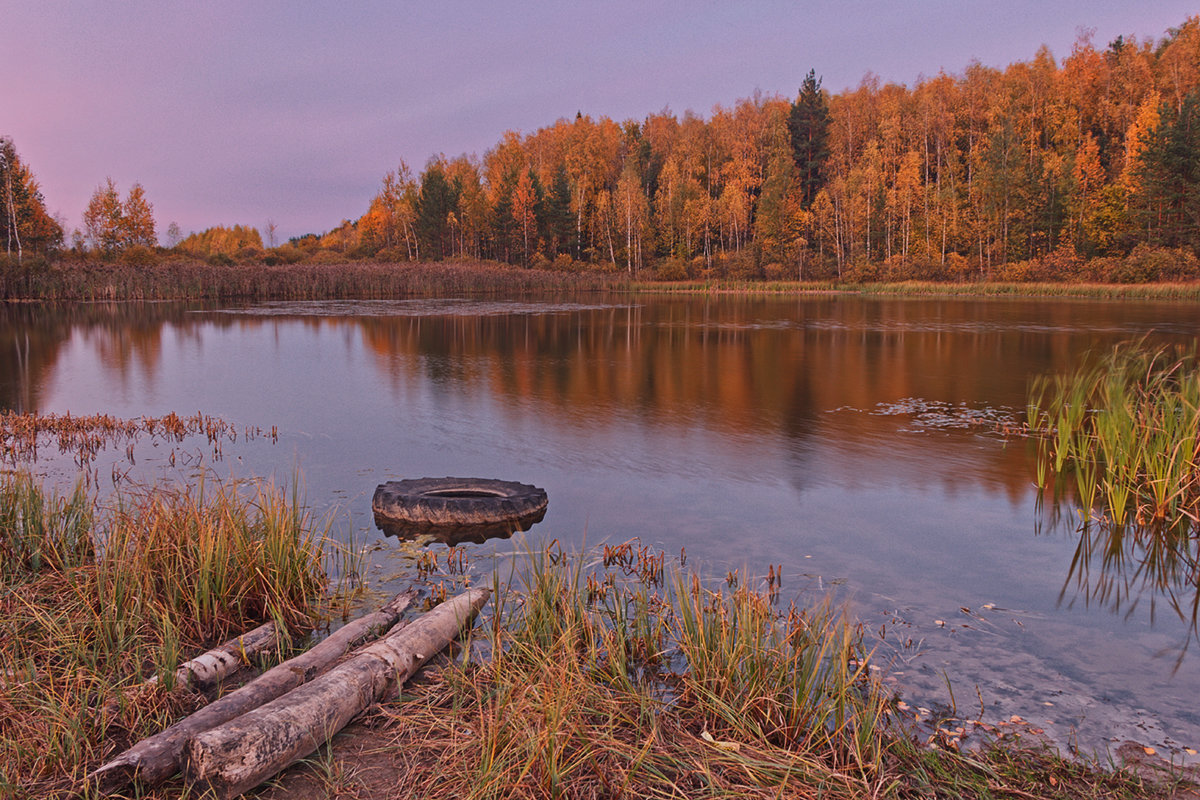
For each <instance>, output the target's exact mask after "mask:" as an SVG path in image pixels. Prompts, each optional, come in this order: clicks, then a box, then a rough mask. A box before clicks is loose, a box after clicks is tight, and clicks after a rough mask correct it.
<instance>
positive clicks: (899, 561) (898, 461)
mask: <svg viewBox="0 0 1200 800" xmlns="http://www.w3.org/2000/svg"><path fill="white" fill-rule="evenodd" d="M0 314H2V315H0V406H2V407H4V408H8V409H13V410H19V411H39V412H43V413H49V412H56V413H64V412H68V411H69V412H71V413H72V414H74V415H83V414H91V413H108V414H112V415H115V416H118V417H124V418H130V417H139V416H142V415H148V416H157V415H162V414H166V413H169V412H172V411H174V412H178V413H180V414H184V413H187V414H191V413H195V412H203V413H204V414H209V415H215V416H219V417H221V418H223V419H225V420H226V421H228V422H230V423H233V424H234V425H235V426H255V427H259V428H262V429H270V428H272V427H274V428H275V429H276V430H277V433H278V436H277V439H274V438H272V437H270V436H259V437H254V438H251V439H249V440H246V439H244V438H242V439H239V441H237V442H230V443H229V444H228V445H226V446H223V447H222V452H221V453H220V454H219V456H220V457H219V458H215V456H214V453H213V452H212V450H211V448H209V447H207V446H205V443H203V442H187V443H183V444H171V443H167V442H165V441H154V442H151V441H148V440H143V441H140V442H139V443H138V444H137V445H136V447H135V449H134V451H133V453H132V454H129V453H126V452H125V451H124V446H123V445H122V446H121V447H120V448H114V452H109V453H106V454H105V455H104V457H103V458H102V459H101V460H100V461H98V462H97V463H96V465H95V466H93V467H92V468H91V470H92V472H93V484H94V485H99V486H101V487H102V488H103V487H105V486H108V487H111V486H112V484H113V482H114V480H115V481H116V482H117V483H118V484H119V483H120V482H121V480H122V479H121V478H119V477H115V476H120V475H125V476H126V477H125V478H124V480H151V479H157V478H162V477H177V478H181V479H188V478H189V477H192V476H194V475H195V474H197V473H198V472H199V471H201V470H203V469H206V468H213V469H216V470H218V471H231V472H233V474H235V475H238V476H255V475H271V476H274V477H275V478H276V479H277V481H279V482H280V483H288V482H290V481H291V480H292V478H293V476H294V475H296V474H299V475H300V476H301V477H302V480H303V483H304V488H305V495H306V497H307V499H308V502H309V504H310V505H312V506H314V507H315V508H316V509H317V510H319V511H321V512H322V513H325V512H329V513H332V514H333V515H334V517H333V519H334V531H335V533H336V534H337V535H338V536H340V537H343V538H345V539H347V540H352V541H354V542H355V543H356V544H357V545H362V546H364V547H367V548H369V549H370V553H369V558H370V564H369V569H368V574H369V576H370V578H371V580H372V581H373V583H374V584H376V585H380V586H390V585H391V584H393V583H397V582H403V581H404V580H405V579H406V576H408V575H410V574H411V571H412V563H413V547H412V545H411V544H410V545H403V544H402V543H399V542H397V541H395V540H394V539H392V538H390V537H385V536H383V535H382V534H381V533H380V532H379V531H378V530H376V528H375V526H374V524H373V519H372V515H371V510H370V502H371V494H372V492H373V491H374V489H375V486H376V485H377V484H379V483H381V482H383V481H385V480H392V479H398V478H417V477H424V476H434V477H438V476H446V475H454V476H473V477H494V478H502V479H506V480H516V481H521V482H525V483H533V484H536V485H538V486H541V487H543V488H545V489H546V490H547V492H548V493H549V497H550V505H549V510H548V512H547V514H546V517H545V519H544V520H543V521H542V522H541V523H539V524H538V525H536V526H535V527H534V528H533V529H532V530H531V531H530V532H529V533H527V534H525V535H524V537H522V536H517V537H514V538H513V539H494V540H490V541H488V542H486V543H483V544H479V545H468V547H469V548H470V555H471V559H472V562H473V563H474V564H475V565H476V566H475V568H476V569H477V570H486V569H489V568H490V565H491V564H493V563H501V562H502V561H503V560H504V559H505V558H507V557H508V556H509V555H510V554H511V553H512V552H513V551H514V550H519V549H521V548H523V547H526V546H527V545H526V544H525V541H526V540H529V541H533V542H544V541H549V540H551V539H555V538H556V539H558V540H559V541H560V542H562V543H564V544H565V545H567V546H569V547H571V546H573V547H576V548H579V547H582V546H584V545H585V543H586V545H587V546H589V547H591V546H597V545H599V544H601V543H604V542H619V541H624V540H625V539H628V538H630V537H635V536H636V537H639V538H640V540H641V541H642V542H643V543H645V544H650V545H653V546H655V547H658V548H661V549H662V550H664V551H665V552H666V553H668V554H669V555H676V554H678V553H680V551H681V550H684V549H686V554H687V559H688V566H689V567H690V568H697V569H700V570H702V571H703V572H704V573H705V574H707V575H710V576H713V577H714V579H717V578H720V577H722V576H724V575H725V574H726V572H727V571H728V570H730V569H735V568H743V569H744V570H745V571H747V572H749V573H751V574H755V575H765V574H766V572H767V570H768V567H769V565H782V574H783V595H784V599H785V601H786V599H787V598H788V597H790V596H794V595H795V594H796V593H803V594H802V596H803V597H805V598H811V597H812V596H813V595H814V594H817V593H823V592H834V593H835V594H836V595H837V597H838V598H840V599H841V600H842V601H844V602H846V603H847V604H848V606H849V608H850V609H851V611H852V613H853V614H854V615H856V616H857V618H858V619H860V620H861V621H862V622H863V623H864V627H865V628H866V630H867V631H868V637H869V639H870V640H871V641H872V642H874V643H875V644H877V646H878V649H877V657H878V658H879V659H880V660H881V661H883V662H887V663H890V664H891V670H890V674H891V675H892V676H893V677H894V678H895V680H896V684H895V685H896V687H897V689H898V690H899V691H901V692H902V693H903V694H904V696H905V698H906V699H907V700H908V702H909V703H910V704H912V705H924V706H927V707H932V706H935V705H937V704H948V703H950V702H951V698H950V695H949V692H948V690H947V681H948V682H949V686H950V687H952V688H953V691H954V702H956V703H957V706H958V709H959V713H960V714H962V715H963V716H970V717H977V716H979V712H980V704H981V703H982V705H983V711H984V719H985V720H987V721H991V722H993V723H994V722H996V721H998V720H1007V719H1008V718H1009V717H1010V715H1012V714H1017V715H1020V716H1021V717H1023V718H1024V719H1025V720H1027V721H1028V722H1029V723H1030V725H1032V726H1036V727H1038V728H1043V729H1045V731H1046V733H1047V734H1048V735H1049V736H1051V737H1052V738H1053V739H1054V740H1055V741H1056V742H1057V743H1059V744H1060V745H1063V746H1072V745H1075V744H1077V745H1078V746H1079V747H1080V748H1081V749H1084V750H1088V751H1092V750H1100V751H1103V750H1104V749H1105V748H1108V747H1113V746H1115V744H1117V743H1119V742H1121V741H1124V740H1126V739H1133V740H1136V741H1138V742H1141V743H1143V744H1148V745H1153V746H1155V747H1156V748H1159V749H1160V752H1162V753H1164V754H1169V755H1173V756H1174V757H1176V759H1177V760H1180V761H1185V762H1187V761H1194V760H1195V759H1194V758H1193V757H1192V756H1190V755H1187V754H1185V753H1184V752H1183V749H1184V748H1189V747H1190V748H1197V747H1200V711H1198V710H1197V708H1196V705H1195V687H1196V686H1197V685H1198V679H1200V667H1198V666H1197V657H1196V654H1195V653H1192V652H1189V645H1190V644H1192V641H1191V640H1192V638H1193V635H1194V619H1192V618H1191V617H1188V616H1187V615H1186V614H1184V615H1183V616H1182V617H1181V616H1180V615H1179V614H1176V613H1175V611H1173V610H1172V609H1171V608H1170V607H1169V605H1168V603H1167V599H1168V598H1167V596H1166V595H1165V594H1164V593H1163V592H1162V591H1160V590H1156V589H1154V588H1153V587H1151V588H1150V589H1148V590H1146V591H1144V592H1143V591H1141V590H1140V587H1139V586H1137V585H1136V576H1134V575H1111V574H1104V573H1102V572H1101V570H1100V569H1099V567H1098V566H1097V565H1091V568H1090V569H1088V568H1082V569H1081V568H1080V565H1076V567H1075V568H1074V569H1073V568H1072V562H1073V559H1074V557H1075V555H1076V549H1077V545H1078V544H1079V535H1078V533H1077V531H1076V526H1075V524H1074V522H1073V518H1072V511H1071V509H1069V508H1068V509H1063V513H1062V515H1061V517H1060V518H1059V519H1057V520H1056V519H1055V514H1054V513H1053V511H1054V510H1053V509H1041V510H1040V511H1039V509H1038V505H1037V502H1036V492H1035V491H1034V488H1033V479H1034V469H1033V459H1032V449H1031V445H1030V444H1029V443H1028V442H1027V441H1026V440H1024V439H1022V438H1019V437H1008V436H1005V435H1003V433H1002V432H1000V430H999V429H1001V428H1002V427H1003V426H1004V425H1005V423H1015V422H1020V421H1021V420H1022V419H1023V414H1024V404H1025V395H1026V390H1027V387H1028V385H1029V382H1030V380H1031V378H1032V376H1034V375H1036V374H1039V373H1043V372H1047V371H1062V370H1066V369H1069V368H1070V367H1071V366H1073V365H1074V364H1075V363H1076V360H1077V359H1078V358H1079V357H1080V356H1081V355H1082V354H1084V353H1085V352H1087V351H1089V350H1103V349H1106V348H1108V347H1109V346H1111V345H1112V344H1114V343H1116V342H1119V341H1122V340H1126V339H1131V338H1136V337H1141V336H1149V337H1150V339H1151V340H1152V341H1156V342H1157V341H1162V342H1184V343H1194V342H1195V341H1196V340H1197V337H1198V335H1200V312H1198V309H1197V308H1196V306H1195V305H1192V304H1186V303H1180V304H1173V303H1147V302H1132V301H1116V302H1105V301H1092V300H1030V299H1011V300H1010V299H924V298H921V299H918V298H902V299H896V298H869V297H858V296H854V295H810V296H801V297H796V296H791V297H766V296H762V297H746V296H729V297H709V298H705V297H674V296H673V297H656V296H633V297H630V296H605V295H578V296H555V297H546V298H539V299H537V300H513V301H508V300H499V299H469V298H462V299H439V300H429V299H425V300H397V301H362V302H324V303H266V304H260V305H254V306H231V307H206V306H181V305H171V304H154V305H137V306H132V305H83V306H74V307H70V308H59V309H53V308H43V307H40V306H9V307H6V308H4V309H2V311H0ZM131 456H132V458H131ZM36 469H37V471H38V472H40V473H42V474H44V475H46V476H47V479H48V480H51V481H55V482H60V483H64V484H68V483H70V482H71V481H73V480H75V479H76V468H75V466H74V464H73V463H72V461H71V459H70V458H69V457H68V456H60V455H58V454H56V453H53V452H49V451H48V450H46V449H45V448H43V452H42V454H41V458H40V460H39V461H38V463H37V465H36ZM435 546H436V545H435ZM1106 580H1108V581H1112V580H1115V581H1117V582H1118V583H1119V582H1121V581H1125V582H1126V583H1127V584H1129V585H1130V586H1131V587H1132V588H1130V590H1129V591H1128V593H1127V594H1121V595H1111V594H1110V595H1103V594H1102V593H1100V592H1098V591H1097V587H1098V586H1102V585H1107V584H1105V583H1104V581H1106ZM1173 589H1174V591H1175V592H1176V594H1177V595H1179V594H1180V593H1183V594H1185V595H1186V594H1187V593H1188V592H1190V593H1191V595H1194V594H1195V591H1196V589H1195V586H1194V585H1193V586H1188V585H1184V586H1176V587H1173ZM1115 597H1120V600H1119V601H1118V600H1116V599H1114V598H1115ZM972 709H974V710H972Z"/></svg>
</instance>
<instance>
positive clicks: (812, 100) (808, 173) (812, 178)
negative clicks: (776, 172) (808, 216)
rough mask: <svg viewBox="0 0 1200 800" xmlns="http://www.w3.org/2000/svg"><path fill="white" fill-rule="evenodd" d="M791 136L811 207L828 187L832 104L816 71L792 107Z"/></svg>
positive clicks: (803, 196) (805, 203)
mask: <svg viewBox="0 0 1200 800" xmlns="http://www.w3.org/2000/svg"><path fill="white" fill-rule="evenodd" d="M788 135H789V137H790V138H791V141H792V158H793V159H795V161H796V168H797V170H799V176H798V177H799V180H800V188H801V203H802V204H803V206H804V207H805V208H808V207H809V206H810V205H812V201H813V200H814V199H815V198H816V196H817V192H819V191H821V187H822V186H823V185H824V184H825V175H824V171H825V162H826V161H828V160H829V102H828V101H827V100H826V99H825V94H824V92H822V91H821V80H820V79H819V78H818V77H817V73H816V70H809V72H808V77H806V78H805V79H804V84H803V85H802V86H801V87H800V95H799V97H797V98H796V102H795V103H793V104H792V110H791V112H790V113H789V114H788Z"/></svg>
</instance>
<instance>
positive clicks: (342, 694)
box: [183, 589, 491, 800]
mask: <svg viewBox="0 0 1200 800" xmlns="http://www.w3.org/2000/svg"><path fill="white" fill-rule="evenodd" d="M490 596H491V591H490V590H488V589H470V590H468V591H466V592H464V593H462V594H460V595H458V596H457V597H455V598H454V599H452V600H448V601H446V602H445V603H442V604H441V605H440V606H438V607H437V608H435V609H433V610H432V611H430V612H429V613H428V614H426V615H424V616H422V617H420V618H418V619H416V620H414V621H413V622H411V623H409V625H408V626H407V627H405V628H404V629H403V630H401V631H399V632H397V633H393V634H389V635H388V636H386V637H384V638H383V639H380V640H379V641H377V642H374V643H372V644H369V645H366V646H365V647H362V648H360V649H359V650H357V651H356V652H355V654H354V656H353V657H351V658H350V659H348V660H347V661H344V662H343V663H341V664H339V665H338V666H336V667H334V668H333V669H331V670H329V672H327V673H325V674H324V675H322V676H321V677H319V678H317V679H315V680H314V681H312V682H311V683H308V684H305V685H304V686H301V687H300V688H298V689H295V690H294V691H291V692H288V693H287V694H286V695H284V696H283V697H280V698H279V699H277V700H273V701H271V702H270V703H267V704H266V705H263V706H260V707H259V708H256V709H254V710H253V711H250V712H247V713H246V714H243V715H242V716H240V717H238V718H237V719H235V720H232V721H230V722H227V723H225V724H224V725H221V726H219V727H216V728H213V729H212V730H208V731H205V732H203V733H199V734H197V735H196V736H195V737H193V738H192V739H191V741H189V742H188V743H187V745H186V746H185V748H184V763H183V774H184V777H185V778H186V779H187V781H188V782H189V783H191V784H193V785H194V786H196V788H198V789H199V790H200V792H201V793H202V794H203V793H204V792H211V793H212V795H214V796H216V797H218V798H222V800H226V799H227V798H231V797H236V796H238V795H240V794H241V793H242V792H245V791H247V790H248V789H251V788H253V787H255V786H257V785H258V784H260V783H262V782H263V781H265V780H267V779H268V778H270V777H271V776H272V775H274V774H275V773H277V772H279V771H280V770H282V769H284V768H285V767H287V766H288V765H290V764H292V763H294V762H296V761H298V760H299V759H301V758H304V757H305V756H307V755H309V754H310V753H312V752H313V751H315V750H316V749H317V748H318V747H320V746H321V744H323V743H324V742H325V741H327V740H329V739H330V738H332V737H333V735H334V734H335V733H337V732H338V731H340V730H341V729H342V728H344V727H345V726H346V723H348V722H349V721H350V720H351V719H353V718H354V717H355V716H356V715H357V714H359V713H360V712H362V711H363V710H364V709H366V708H367V707H368V706H370V705H371V704H372V703H375V702H377V701H378V700H379V699H380V698H382V697H383V696H384V695H385V694H386V693H387V692H388V690H389V689H391V688H392V687H394V686H397V685H400V684H403V683H404V681H406V680H408V678H409V677H411V676H412V674H413V673H414V672H416V671H417V670H418V669H419V668H420V667H421V665H422V664H424V663H425V662H426V661H428V660H429V658H430V657H432V656H433V655H434V654H436V653H438V652H439V651H441V650H442V648H444V647H445V646H446V645H447V644H449V643H450V641H451V640H452V639H453V638H454V637H455V636H457V635H458V633H459V631H460V630H461V629H462V628H463V627H464V626H465V625H467V624H469V622H470V620H471V619H472V618H473V617H474V616H475V614H476V613H478V611H479V609H480V608H482V607H483V604H484V603H486V602H487V600H488V598H489V597H490Z"/></svg>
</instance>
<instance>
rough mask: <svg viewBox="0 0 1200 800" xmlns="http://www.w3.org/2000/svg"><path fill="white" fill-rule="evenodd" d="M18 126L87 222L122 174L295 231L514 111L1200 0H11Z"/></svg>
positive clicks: (14, 131) (505, 122) (1005, 45)
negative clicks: (98, 192)
mask: <svg viewBox="0 0 1200 800" xmlns="http://www.w3.org/2000/svg"><path fill="white" fill-rule="evenodd" d="M5 5H6V6H7V7H6V8H4V9H3V10H2V11H0V28H3V31H4V36H3V39H4V45H3V47H0V76H3V79H2V81H0V135H8V136H12V137H13V140H14V142H15V144H16V147H17V150H18V152H19V153H20V154H21V155H22V157H23V158H24V159H25V160H26V161H27V162H28V163H29V164H30V166H31V167H32V168H33V170H34V172H35V174H36V175H37V177H38V179H39V181H40V182H41V185H42V190H43V194H44V195H45V197H46V201H47V205H48V206H49V208H50V210H51V212H52V213H55V212H57V213H59V214H61V215H62V217H63V218H64V219H65V221H66V223H67V225H68V227H69V228H74V227H78V226H79V225H80V217H81V214H82V211H83V207H84V205H85V204H86V203H87V200H88V197H90V196H91V193H92V192H93V191H94V190H95V188H96V187H97V186H98V185H99V184H100V183H101V182H102V181H103V180H104V179H105V177H106V176H111V177H112V178H113V179H114V180H115V181H116V183H117V186H118V188H119V189H120V190H121V191H122V193H124V192H125V191H127V190H128V188H129V186H130V185H131V184H132V183H133V182H134V181H140V182H141V183H142V185H143V186H144V187H145V189H146V192H147V195H148V197H149V199H150V201H151V202H152V203H153V204H154V208H155V217H156V219H157V221H158V228H159V235H160V237H162V236H164V235H165V231H166V228H167V225H168V224H169V223H170V222H172V221H174V222H177V223H178V224H179V225H180V227H181V228H182V229H183V231H184V233H187V232H188V231H199V230H202V229H204V228H207V227H209V226H212V225H218V224H226V225H232V224H244V225H252V226H255V227H258V228H260V229H261V228H264V227H265V225H266V223H267V220H268V219H270V220H274V221H275V222H276V223H277V224H278V226H279V230H280V233H281V234H283V235H285V236H292V235H297V234H301V233H306V232H323V231H326V230H328V229H330V228H332V227H334V226H336V225H337V224H338V223H340V221H341V220H342V219H346V218H350V219H353V218H357V217H358V216H360V215H361V214H362V213H363V211H365V210H366V207H367V204H368V203H369V202H370V199H371V196H372V195H373V194H374V193H375V191H376V190H377V188H378V185H379V181H380V179H381V178H382V176H383V174H384V173H385V172H386V171H387V170H389V169H392V168H394V167H395V166H396V164H397V162H398V161H399V160H400V159H404V160H405V161H407V162H408V163H409V165H410V166H411V167H412V168H413V170H414V172H419V171H420V169H421V168H422V167H423V165H424V164H425V162H426V160H427V159H428V158H429V157H430V156H431V155H433V154H435V153H438V152H444V153H446V154H448V155H456V154H458V153H464V152H465V153H475V154H479V155H482V154H483V152H484V151H485V150H487V149H488V148H489V147H491V146H492V145H493V144H495V143H496V142H497V141H498V140H499V138H500V136H501V134H502V133H503V132H504V131H505V130H508V129H513V130H518V131H522V132H529V131H533V130H536V129H537V128H539V127H542V126H544V125H549V124H552V123H553V122H554V121H555V120H556V119H558V118H560V117H573V116H574V115H575V112H576V111H577V110H579V111H583V113H585V114H590V115H592V116H593V117H598V116H602V115H607V116H611V117H613V118H615V119H618V120H622V119H627V118H633V119H641V118H643V117H645V116H646V115H647V114H649V113H652V112H656V111H659V110H661V109H663V108H664V107H670V108H671V109H672V110H674V111H676V112H679V113H682V112H683V111H684V110H686V109H692V110H695V111H696V112H698V113H701V114H703V115H707V114H708V112H709V111H710V109H711V108H712V107H713V106H714V105H716V104H723V105H731V104H733V103H734V102H735V101H737V100H738V99H739V98H743V97H748V96H750V95H751V94H752V93H753V92H754V91H755V90H756V89H757V90H761V91H763V92H764V93H766V94H776V93H779V94H783V95H786V96H788V97H792V96H794V95H795V93H796V91H797V89H798V87H799V85H800V82H801V81H802V80H803V78H804V75H805V74H806V73H807V72H808V70H809V69H815V70H816V71H817V73H818V74H819V75H822V76H823V77H824V85H825V87H826V88H827V89H830V90H832V91H835V92H836V91H840V90H842V89H844V88H846V87H850V86H854V85H857V84H858V83H859V81H860V80H861V79H862V77H863V76H864V75H865V74H866V73H868V72H873V73H875V74H876V75H878V76H879V77H880V78H881V79H882V80H884V81H896V82H901V83H906V84H909V85H912V84H913V83H914V82H915V81H916V80H917V79H918V78H919V77H920V76H921V75H934V74H937V72H938V71H939V70H943V69H944V70H946V71H947V72H951V73H958V72H961V71H962V70H963V68H964V67H966V65H967V64H968V63H969V62H970V61H971V60H972V59H978V60H979V61H980V62H982V63H984V64H986V65H989V66H996V67H1004V66H1006V65H1007V64H1009V63H1011V62H1013V61H1022V60H1026V59H1028V58H1030V57H1032V55H1033V54H1034V52H1035V51H1036V50H1037V48H1038V47H1039V46H1040V45H1042V44H1045V45H1047V46H1049V47H1050V49H1051V51H1052V52H1053V53H1054V55H1055V56H1056V57H1057V58H1059V59H1061V58H1063V57H1065V56H1066V55H1068V54H1069V53H1070V50H1071V45H1072V43H1073V42H1074V41H1075V38H1076V36H1077V33H1078V31H1079V30H1080V29H1084V28H1092V29H1095V42H1096V45H1097V46H1098V47H1103V46H1104V45H1106V44H1107V43H1108V42H1109V41H1111V40H1112V39H1113V38H1115V37H1116V36H1117V35H1119V34H1124V35H1126V36H1129V35H1132V34H1135V35H1137V36H1138V37H1139V38H1141V37H1153V38H1155V39H1157V38H1159V37H1161V36H1162V35H1163V33H1164V31H1165V30H1166V29H1167V28H1168V27H1170V26H1175V25H1179V24H1180V23H1181V22H1183V21H1184V19H1186V18H1187V16H1188V15H1189V14H1195V13H1196V12H1197V8H1196V6H1195V3H1194V2H1191V1H1185V0H1155V2H1153V3H1137V2H1132V3H1131V2H1128V0H1124V1H1123V2H1117V1H1115V0H1062V1H1061V2H1060V1H1058V0H1040V2H1035V1H1034V0H1010V1H1009V2H990V3H983V2H975V1H974V0H842V2H836V1H834V0H831V1H829V2H825V1H824V0H821V1H810V2H745V3H739V4H736V5H735V4H733V3H718V2H703V1H695V2H635V1H631V0H614V2H607V3H577V2H572V1H571V0H559V2H553V3H548V2H537V3H515V2H508V1H506V0H504V1H498V2H485V1H484V0H478V1H476V2H463V1H461V0H459V1H457V2H456V1H455V0H444V1H443V2H432V3H431V2H421V3H414V2H395V1H394V0H393V1H392V2H384V1H382V0H380V1H378V2H346V3H315V2H229V1H228V0H220V1H219V2H205V3H189V4H175V3H163V2H146V1H145V0H132V1H130V2H122V3H100V2H94V0H75V1H74V2H70V1H68V0H28V1H26V0H10V2H7V3H5Z"/></svg>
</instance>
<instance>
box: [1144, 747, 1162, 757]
mask: <svg viewBox="0 0 1200 800" xmlns="http://www.w3.org/2000/svg"><path fill="white" fill-rule="evenodd" d="M1142 750H1143V751H1144V752H1145V753H1146V755H1148V756H1152V755H1154V754H1155V753H1157V752H1158V751H1157V750H1155V749H1154V748H1153V747H1143V748H1142Z"/></svg>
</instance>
